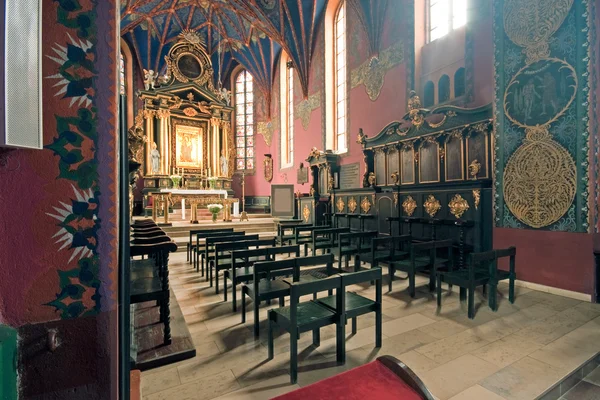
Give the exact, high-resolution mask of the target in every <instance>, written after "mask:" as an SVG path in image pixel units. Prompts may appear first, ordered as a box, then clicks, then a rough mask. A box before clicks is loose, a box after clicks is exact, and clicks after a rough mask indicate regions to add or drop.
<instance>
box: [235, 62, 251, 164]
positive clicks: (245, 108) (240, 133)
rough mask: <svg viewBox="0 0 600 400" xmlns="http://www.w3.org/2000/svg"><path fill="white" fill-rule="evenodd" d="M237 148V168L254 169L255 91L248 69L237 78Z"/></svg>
mask: <svg viewBox="0 0 600 400" xmlns="http://www.w3.org/2000/svg"><path fill="white" fill-rule="evenodd" d="M235 148H236V159H235V168H236V169H237V170H246V169H254V93H253V81H252V75H251V74H250V73H249V72H248V71H246V70H242V71H241V72H240V73H239V74H238V75H237V77H236V79H235Z"/></svg>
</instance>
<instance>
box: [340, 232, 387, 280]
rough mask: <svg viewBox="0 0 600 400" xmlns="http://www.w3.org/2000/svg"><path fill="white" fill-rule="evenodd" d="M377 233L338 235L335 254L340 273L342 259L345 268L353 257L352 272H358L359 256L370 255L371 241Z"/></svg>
mask: <svg viewBox="0 0 600 400" xmlns="http://www.w3.org/2000/svg"><path fill="white" fill-rule="evenodd" d="M377 235H378V232H377V231H366V232H350V233H340V235H339V240H338V246H337V249H335V251H334V252H335V253H336V255H337V257H338V269H339V270H340V271H342V258H343V257H345V268H348V266H349V264H350V257H352V256H355V260H354V271H357V270H358V267H359V262H358V261H359V257H360V255H361V254H368V253H371V247H372V243H371V242H372V240H373V239H375V238H377Z"/></svg>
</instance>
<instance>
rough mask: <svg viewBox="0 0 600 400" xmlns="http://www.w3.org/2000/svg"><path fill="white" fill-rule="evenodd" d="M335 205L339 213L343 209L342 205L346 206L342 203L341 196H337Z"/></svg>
mask: <svg viewBox="0 0 600 400" xmlns="http://www.w3.org/2000/svg"><path fill="white" fill-rule="evenodd" d="M335 207H336V208H337V211H338V212H339V213H341V212H342V211H344V207H346V203H344V200H343V199H342V198H341V197H339V198H338V199H337V202H336V203H335Z"/></svg>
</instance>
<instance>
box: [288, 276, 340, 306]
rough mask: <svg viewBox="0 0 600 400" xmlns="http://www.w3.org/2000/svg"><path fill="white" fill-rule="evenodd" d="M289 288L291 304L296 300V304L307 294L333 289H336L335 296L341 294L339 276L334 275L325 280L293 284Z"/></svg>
mask: <svg viewBox="0 0 600 400" xmlns="http://www.w3.org/2000/svg"><path fill="white" fill-rule="evenodd" d="M290 286H291V296H290V301H292V302H293V301H294V300H296V302H297V301H298V300H299V299H300V297H302V296H305V295H307V294H313V293H319V292H325V291H329V290H333V289H336V290H337V293H336V295H339V293H340V292H342V291H341V290H340V289H341V287H342V278H341V277H340V275H339V274H336V275H332V276H329V277H327V278H323V279H317V280H314V281H310V282H294V283H292V284H291V285H290ZM336 309H337V307H336ZM342 309H343V308H342Z"/></svg>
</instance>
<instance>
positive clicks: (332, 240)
mask: <svg viewBox="0 0 600 400" xmlns="http://www.w3.org/2000/svg"><path fill="white" fill-rule="evenodd" d="M341 233H350V228H325V229H315V230H313V231H312V240H311V242H310V243H307V247H308V248H310V249H311V251H312V254H313V256H315V255H317V250H322V252H323V254H325V253H330V252H331V249H332V248H334V247H337V245H338V240H339V235H340V234H341Z"/></svg>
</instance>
